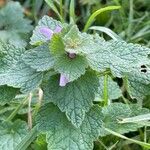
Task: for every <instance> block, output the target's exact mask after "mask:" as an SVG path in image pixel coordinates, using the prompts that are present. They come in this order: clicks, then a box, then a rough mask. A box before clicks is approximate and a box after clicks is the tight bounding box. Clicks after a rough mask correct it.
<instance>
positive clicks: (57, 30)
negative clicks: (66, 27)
mask: <svg viewBox="0 0 150 150" xmlns="http://www.w3.org/2000/svg"><path fill="white" fill-rule="evenodd" d="M61 30H62V28H61V27H60V26H57V27H56V28H55V30H54V33H59V32H61Z"/></svg>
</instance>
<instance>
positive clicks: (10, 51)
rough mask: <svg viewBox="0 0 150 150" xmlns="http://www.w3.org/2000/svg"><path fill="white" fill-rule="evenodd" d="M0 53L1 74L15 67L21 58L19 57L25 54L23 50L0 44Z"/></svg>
mask: <svg viewBox="0 0 150 150" xmlns="http://www.w3.org/2000/svg"><path fill="white" fill-rule="evenodd" d="M0 51H1V53H3V55H2V56H1V57H0V66H1V67H0V74H1V73H3V72H6V71H8V70H9V69H11V68H12V67H14V66H16V64H17V62H18V61H19V59H20V58H21V55H22V54H23V53H24V52H25V49H24V48H18V47H16V46H14V45H10V44H6V43H4V42H0Z"/></svg>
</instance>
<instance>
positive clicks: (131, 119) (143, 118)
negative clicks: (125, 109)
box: [119, 113, 150, 123]
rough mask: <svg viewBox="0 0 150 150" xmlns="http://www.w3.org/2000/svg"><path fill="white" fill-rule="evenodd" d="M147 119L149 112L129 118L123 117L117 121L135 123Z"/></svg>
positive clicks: (149, 118)
mask: <svg viewBox="0 0 150 150" xmlns="http://www.w3.org/2000/svg"><path fill="white" fill-rule="evenodd" d="M148 120H150V113H148V114H144V115H138V116H135V117H130V118H124V119H122V120H121V121H119V123H135V122H141V121H148Z"/></svg>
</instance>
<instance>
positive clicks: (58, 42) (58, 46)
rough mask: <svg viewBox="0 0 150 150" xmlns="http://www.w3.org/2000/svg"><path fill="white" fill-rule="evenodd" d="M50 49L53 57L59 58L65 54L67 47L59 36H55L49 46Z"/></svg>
mask: <svg viewBox="0 0 150 150" xmlns="http://www.w3.org/2000/svg"><path fill="white" fill-rule="evenodd" d="M49 49H50V52H51V54H52V55H53V56H57V55H61V54H64V53H65V46H64V43H63V40H62V38H61V36H60V35H59V34H55V35H53V37H52V39H51V42H50V44H49Z"/></svg>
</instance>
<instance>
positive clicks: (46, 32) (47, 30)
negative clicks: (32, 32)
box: [39, 26, 62, 40]
mask: <svg viewBox="0 0 150 150" xmlns="http://www.w3.org/2000/svg"><path fill="white" fill-rule="evenodd" d="M61 30H62V28H61V27H60V26H56V28H55V30H54V31H53V30H51V29H50V28H48V27H41V28H40V29H39V31H40V33H42V34H43V35H44V36H45V37H46V38H47V39H48V40H50V39H51V38H52V36H53V34H54V33H59V32H61Z"/></svg>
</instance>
